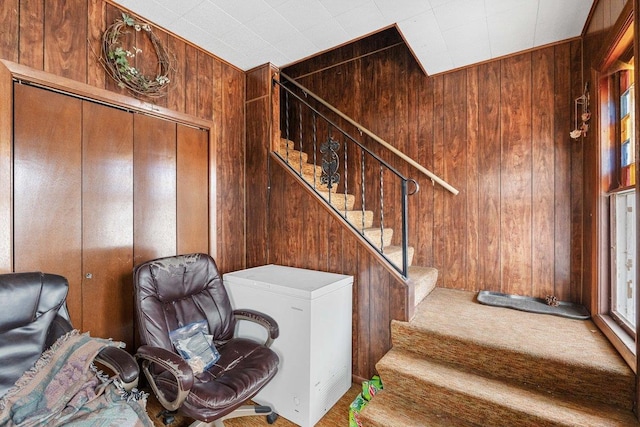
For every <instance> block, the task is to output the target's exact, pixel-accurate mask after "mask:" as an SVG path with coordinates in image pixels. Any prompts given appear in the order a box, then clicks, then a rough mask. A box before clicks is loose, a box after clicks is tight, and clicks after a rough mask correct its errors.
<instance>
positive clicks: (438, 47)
mask: <svg viewBox="0 0 640 427" xmlns="http://www.w3.org/2000/svg"><path fill="white" fill-rule="evenodd" d="M398 28H399V29H400V32H401V33H402V35H403V36H404V38H405V40H406V41H407V43H409V44H410V45H411V47H412V48H413V49H414V50H425V49H426V50H428V51H430V52H444V51H446V50H447V44H446V43H445V41H444V38H442V32H441V31H440V28H439V27H438V23H437V22H436V17H435V15H434V14H433V11H431V10H430V11H428V12H425V13H423V14H421V15H418V16H414V17H413V18H410V19H406V20H404V21H400V22H399V23H398Z"/></svg>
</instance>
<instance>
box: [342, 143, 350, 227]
mask: <svg viewBox="0 0 640 427" xmlns="http://www.w3.org/2000/svg"><path fill="white" fill-rule="evenodd" d="M347 147H348V144H347V140H345V143H344V193H343V194H344V216H345V217H346V216H347V193H348V190H349V167H348V164H349V163H347V160H348V159H349V158H348V154H347V151H348V150H347Z"/></svg>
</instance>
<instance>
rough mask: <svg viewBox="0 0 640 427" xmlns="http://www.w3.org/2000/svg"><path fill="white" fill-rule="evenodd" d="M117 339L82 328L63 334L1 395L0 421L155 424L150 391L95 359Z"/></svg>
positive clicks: (79, 425) (8, 423)
mask: <svg viewBox="0 0 640 427" xmlns="http://www.w3.org/2000/svg"><path fill="white" fill-rule="evenodd" d="M114 345H119V344H118V343H116V342H113V341H110V340H104V339H98V338H92V337H90V336H89V335H87V334H80V333H78V331H77V330H74V331H71V332H69V333H68V334H66V335H64V336H62V337H61V338H60V339H59V340H58V341H57V342H56V343H55V344H54V345H53V346H52V347H51V348H50V349H49V350H47V351H46V352H45V353H44V354H43V355H42V357H41V358H40V360H38V362H37V363H36V365H35V366H34V367H33V369H31V370H30V371H28V372H26V373H25V374H24V375H23V376H22V377H21V378H20V379H19V380H18V381H17V382H16V385H15V386H14V387H13V388H12V389H11V390H9V391H8V392H7V393H6V394H5V395H4V396H2V398H0V426H20V427H23V426H24V427H27V426H62V425H64V426H77V427H84V426H114V427H115V426H117V427H125V426H141V427H144V426H149V427H151V426H153V422H152V421H151V420H150V419H149V417H148V416H147V413H146V409H145V407H146V394H144V393H141V392H138V391H136V390H134V391H132V392H126V391H125V390H124V389H123V388H122V387H121V385H120V383H119V381H118V380H117V379H114V378H108V377H106V376H105V375H104V374H102V373H101V372H98V371H97V370H96V368H95V366H94V365H93V360H94V358H95V357H96V355H97V354H98V353H99V352H100V350H101V349H102V348H104V347H105V346H114Z"/></svg>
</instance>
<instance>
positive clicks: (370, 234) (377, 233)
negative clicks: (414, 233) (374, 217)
mask: <svg viewBox="0 0 640 427" xmlns="http://www.w3.org/2000/svg"><path fill="white" fill-rule="evenodd" d="M363 232H364V233H363V234H364V237H365V238H366V239H367V240H369V241H370V242H371V243H372V244H373V245H374V246H375V247H377V248H380V247H382V248H385V247H387V246H390V245H391V240H392V238H393V228H385V229H384V230H381V229H380V227H371V228H365V229H364V230H363ZM381 244H382V246H380V245H381Z"/></svg>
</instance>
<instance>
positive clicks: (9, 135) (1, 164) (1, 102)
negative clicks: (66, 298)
mask: <svg viewBox="0 0 640 427" xmlns="http://www.w3.org/2000/svg"><path fill="white" fill-rule="evenodd" d="M0 93H2V94H3V96H1V97H0V189H7V191H0V273H10V272H11V271H12V270H13V240H12V239H11V235H12V230H13V209H12V204H13V200H12V194H13V191H12V190H11V189H12V188H13V84H12V81H11V73H10V71H9V70H8V69H7V68H5V67H1V66H0Z"/></svg>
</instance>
